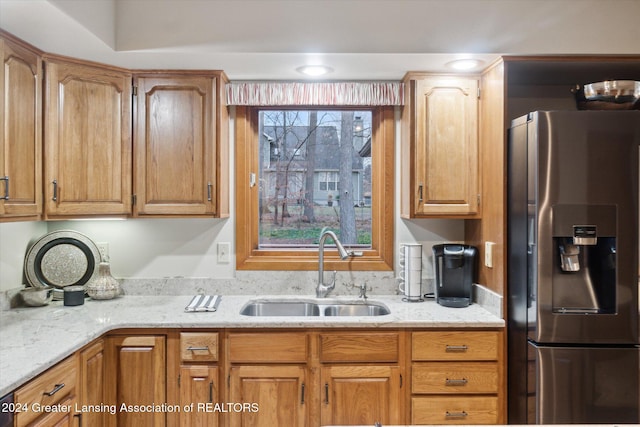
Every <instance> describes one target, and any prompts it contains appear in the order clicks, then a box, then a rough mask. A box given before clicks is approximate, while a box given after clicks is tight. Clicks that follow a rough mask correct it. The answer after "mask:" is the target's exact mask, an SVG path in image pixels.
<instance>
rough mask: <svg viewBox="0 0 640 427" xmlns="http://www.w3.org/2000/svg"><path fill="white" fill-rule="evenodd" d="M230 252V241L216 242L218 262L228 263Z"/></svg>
mask: <svg viewBox="0 0 640 427" xmlns="http://www.w3.org/2000/svg"><path fill="white" fill-rule="evenodd" d="M229 252H231V243H229V242H220V243H218V262H219V263H220V264H228V263H229V259H230V255H229Z"/></svg>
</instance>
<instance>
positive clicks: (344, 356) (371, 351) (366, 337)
mask: <svg viewBox="0 0 640 427" xmlns="http://www.w3.org/2000/svg"><path fill="white" fill-rule="evenodd" d="M399 342H400V337H399V334H398V333H397V332H388V333H387V332H383V333H377V332H369V333H365V332H358V333H344V334H341V333H328V334H321V335H320V361H321V362H397V361H398V358H399V352H400V350H399V348H400V347H399Z"/></svg>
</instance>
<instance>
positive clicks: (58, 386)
mask: <svg viewBox="0 0 640 427" xmlns="http://www.w3.org/2000/svg"><path fill="white" fill-rule="evenodd" d="M63 388H64V383H63V384H56V385H55V387H53V390H51V391H45V392H44V393H42V394H46V395H47V396H49V397H51V396H53V395H54V394H56V393H57V392H59V391H60V390H62V389H63Z"/></svg>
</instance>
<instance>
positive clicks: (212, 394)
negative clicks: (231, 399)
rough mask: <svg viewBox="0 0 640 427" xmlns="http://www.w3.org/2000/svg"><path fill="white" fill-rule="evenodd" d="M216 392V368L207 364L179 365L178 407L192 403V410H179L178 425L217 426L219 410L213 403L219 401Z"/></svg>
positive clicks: (185, 426) (186, 426) (188, 426)
mask: <svg viewBox="0 0 640 427" xmlns="http://www.w3.org/2000/svg"><path fill="white" fill-rule="evenodd" d="M218 398H219V393H218V368H217V367H215V366H207V365H183V366H181V367H180V407H181V408H184V407H186V406H189V405H191V404H193V405H194V406H193V410H191V411H189V412H187V411H184V410H181V411H180V427H194V426H203V427H204V426H207V427H216V426H218V415H219V414H220V412H221V411H219V410H217V411H216V407H215V405H216V404H218V403H219V402H220V400H219V399H218Z"/></svg>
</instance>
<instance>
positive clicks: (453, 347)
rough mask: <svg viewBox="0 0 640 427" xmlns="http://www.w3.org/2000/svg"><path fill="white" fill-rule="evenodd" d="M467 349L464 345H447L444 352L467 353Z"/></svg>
mask: <svg viewBox="0 0 640 427" xmlns="http://www.w3.org/2000/svg"><path fill="white" fill-rule="evenodd" d="M468 348H469V347H467V346H466V345H447V347H446V350H445V351H447V352H448V353H453V352H464V351H467V349H468Z"/></svg>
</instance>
